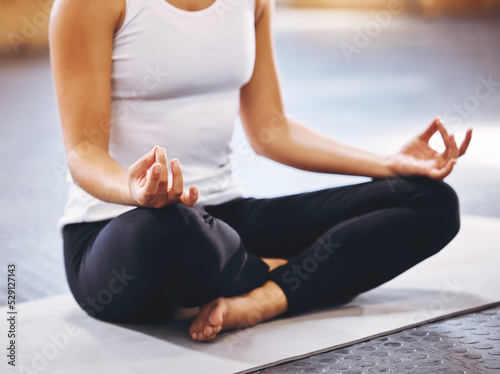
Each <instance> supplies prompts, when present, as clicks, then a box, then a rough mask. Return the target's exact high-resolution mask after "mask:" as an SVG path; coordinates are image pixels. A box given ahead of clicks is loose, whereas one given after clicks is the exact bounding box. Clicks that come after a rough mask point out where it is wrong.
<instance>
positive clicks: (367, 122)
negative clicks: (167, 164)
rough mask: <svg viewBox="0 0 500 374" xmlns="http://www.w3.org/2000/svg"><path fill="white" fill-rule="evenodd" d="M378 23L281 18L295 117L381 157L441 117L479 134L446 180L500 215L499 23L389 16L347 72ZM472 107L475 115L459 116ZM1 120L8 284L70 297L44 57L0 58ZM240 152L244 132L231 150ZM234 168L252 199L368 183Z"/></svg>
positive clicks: (3, 254)
mask: <svg viewBox="0 0 500 374" xmlns="http://www.w3.org/2000/svg"><path fill="white" fill-rule="evenodd" d="M372 17H373V16H371V15H369V14H355V13H338V12H326V13H322V14H318V13H315V12H306V11H300V12H299V11H289V10H280V11H279V12H278V17H277V21H276V29H277V31H276V37H277V42H276V45H277V51H278V59H279V64H280V69H281V79H282V82H283V88H284V97H285V101H286V106H287V108H288V112H289V113H290V114H291V115H292V116H293V117H294V118H296V119H299V120H301V121H303V122H304V123H307V124H309V125H310V126H311V127H314V128H315V129H317V130H318V131H320V132H323V133H325V134H329V135H331V136H332V137H334V138H336V139H338V140H341V141H345V142H347V143H350V144H353V145H358V146H360V147H364V148H366V149H370V150H373V151H377V152H381V153H384V154H389V153H391V152H394V151H396V150H397V149H398V148H399V147H400V146H401V145H402V144H403V143H404V142H405V141H406V140H407V139H409V138H410V137H411V136H412V135H414V134H416V133H418V132H419V131H420V130H422V129H423V128H424V127H425V126H426V125H427V124H428V123H429V122H430V121H431V120H432V118H433V117H434V116H435V115H438V114H440V115H443V116H444V117H445V120H447V121H446V122H447V123H448V124H449V125H450V127H451V128H452V130H454V131H455V132H457V134H458V135H459V136H460V134H463V132H464V129H465V128H466V127H470V126H473V127H474V131H475V133H474V139H473V142H472V144H471V147H470V151H469V154H468V155H467V158H466V159H464V160H461V162H460V163H459V165H457V168H456V171H455V172H454V173H453V175H452V176H450V177H449V178H448V179H447V181H448V182H449V183H450V184H452V185H453V186H454V187H455V189H456V190H457V192H458V194H459V197H460V200H461V203H462V213H465V214H477V215H484V216H493V217H500V199H499V197H498V193H497V186H498V185H499V183H500V167H499V166H500V156H499V154H498V152H497V149H498V145H497V143H498V141H499V140H500V126H499V124H500V122H499V117H500V89H499V87H498V86H495V87H492V91H493V92H492V93H491V95H490V96H489V97H488V98H487V99H476V100H475V99H474V95H475V90H476V87H477V86H478V84H480V82H481V79H482V78H485V79H488V77H489V76H492V78H493V80H494V81H496V82H500V64H499V63H498V62H499V61H500V48H498V47H499V45H500V22H499V21H498V20H486V21H485V20H456V19H455V20H454V19H433V20H423V19H418V18H408V17H405V16H393V17H392V18H391V20H390V22H389V24H388V25H387V26H386V27H382V28H381V31H380V33H379V34H378V35H377V36H374V37H373V38H372V39H371V42H370V44H369V45H368V46H367V47H366V48H363V49H361V50H360V52H359V53H358V54H354V55H352V61H351V62H350V63H349V62H348V61H347V60H346V59H345V57H344V56H343V54H342V51H341V49H340V48H339V45H340V43H343V42H344V43H350V44H353V40H354V38H355V35H356V33H357V31H356V30H357V28H361V29H363V28H365V27H366V26H367V25H369V22H370V21H371V20H372ZM481 77H482V78H481ZM482 92H483V93H485V92H487V91H484V89H483V91H482ZM464 103H469V109H470V110H466V111H465V112H464V113H462V114H461V115H460V116H457V114H456V113H454V114H451V112H450V111H453V108H454V107H456V105H461V104H464ZM471 103H472V104H474V105H475V106H477V108H476V107H471V105H472V104H471ZM476 104H477V105H476ZM447 112H448V113H447ZM0 121H1V124H0V154H1V157H0V171H1V175H2V177H1V179H0V188H1V192H2V193H1V195H0V196H1V197H0V199H1V207H2V213H1V215H0V246H1V250H0V265H1V268H0V275H2V274H3V275H5V274H6V264H7V263H13V262H14V263H16V264H17V269H18V270H17V279H18V302H20V301H28V300H33V299H36V298H40V297H45V296H49V295H54V294H59V293H63V292H67V291H68V287H67V284H66V280H65V276H64V271H63V260H62V249H61V239H60V236H59V233H58V232H57V230H56V222H57V219H58V217H59V216H60V215H61V213H62V209H63V206H64V202H65V198H66V184H65V181H64V176H65V174H66V171H67V170H66V167H65V159H64V153H63V146H62V141H61V134H60V129H59V124H58V116H57V111H56V104H55V100H54V93H53V88H52V81H51V72H50V62H49V58H48V55H46V54H43V55H39V56H35V57H28V58H17V59H3V60H0ZM242 144H245V140H244V138H243V135H242V131H241V129H240V128H237V131H236V133H235V137H234V145H235V149H242V148H238V147H239V146H241V145H242ZM436 146H439V144H438V143H436ZM235 162H236V164H237V166H238V175H239V178H240V180H241V182H242V184H243V186H244V187H245V188H246V190H247V193H248V194H249V195H255V196H273V195H279V194H285V193H292V192H299V191H305V190H310V189H314V188H321V187H326V186H332V185H340V184H347V183H354V182H358V181H362V180H364V179H362V178H354V177H343V176H328V175H316V174H312V173H306V172H301V171H296V170H292V169H290V168H287V167H284V166H280V165H277V164H275V163H273V162H271V161H267V160H263V159H261V158H256V157H249V156H248V155H247V154H246V153H244V152H242V153H239V152H238V151H237V152H236V154H235ZM3 278H5V277H3ZM5 304H6V289H5V285H1V286H0V305H5Z"/></svg>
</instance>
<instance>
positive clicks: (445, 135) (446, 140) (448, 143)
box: [436, 120, 456, 160]
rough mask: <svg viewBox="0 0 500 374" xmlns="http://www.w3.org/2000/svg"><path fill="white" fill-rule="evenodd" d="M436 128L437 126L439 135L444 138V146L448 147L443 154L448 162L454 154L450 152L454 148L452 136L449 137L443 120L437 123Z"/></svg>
mask: <svg viewBox="0 0 500 374" xmlns="http://www.w3.org/2000/svg"><path fill="white" fill-rule="evenodd" d="M436 126H437V129H438V130H439V133H440V134H441V137H442V138H443V142H444V145H445V147H446V149H445V151H444V152H443V157H444V158H445V159H446V160H450V159H451V158H453V153H452V152H450V150H451V149H452V148H453V147H452V142H451V139H450V135H448V131H446V129H445V127H444V125H443V123H442V122H441V120H439V121H438V122H436ZM455 146H456V143H455Z"/></svg>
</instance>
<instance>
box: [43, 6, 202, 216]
mask: <svg viewBox="0 0 500 374" xmlns="http://www.w3.org/2000/svg"><path fill="white" fill-rule="evenodd" d="M124 11H125V3H124V2H122V1H110V2H108V1H105V0H87V1H86V0H74V1H65V2H62V3H61V4H59V5H58V6H57V7H56V8H55V9H54V11H53V12H52V15H51V21H50V30H49V42H50V54H51V63H52V71H53V76H54V85H55V91H56V98H57V102H58V107H59V113H60V119H61V126H62V133H63V140H64V146H65V150H66V158H67V162H68V168H69V170H70V173H71V175H72V177H73V179H74V181H75V183H76V184H77V185H79V186H80V187H81V188H82V189H84V190H85V191H87V192H88V193H90V194H91V195H93V196H95V197H97V198H98V199H101V200H103V201H107V202H111V203H117V204H124V205H136V206H138V205H141V206H152V207H161V206H164V205H167V204H171V203H173V202H177V201H181V202H184V203H186V205H194V203H195V201H196V199H195V197H196V198H197V193H194V192H195V191H194V190H191V192H193V193H194V194H193V196H187V195H186V193H184V192H183V184H182V173H181V169H180V166H179V165H178V161H176V160H172V162H171V168H172V174H173V182H172V188H171V189H167V188H168V167H167V163H166V162H167V160H166V156H165V152H164V149H162V148H159V147H154V148H153V150H152V151H151V152H149V153H148V154H146V155H145V156H144V157H142V158H141V159H140V160H139V161H137V162H136V163H135V164H134V165H132V166H131V167H130V168H129V170H127V169H125V168H124V167H123V166H121V165H120V164H119V163H118V162H116V161H115V160H114V159H113V158H111V157H110V156H109V153H108V145H109V123H110V113H111V68H112V63H111V55H112V50H113V36H114V34H115V32H116V31H117V30H118V29H119V28H120V26H121V23H122V22H123V17H124V14H125V13H124ZM194 195H196V196H194ZM193 200H194V201H193Z"/></svg>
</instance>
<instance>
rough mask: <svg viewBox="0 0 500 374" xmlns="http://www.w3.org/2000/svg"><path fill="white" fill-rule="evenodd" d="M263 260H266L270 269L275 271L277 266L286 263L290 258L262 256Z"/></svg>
mask: <svg viewBox="0 0 500 374" xmlns="http://www.w3.org/2000/svg"><path fill="white" fill-rule="evenodd" d="M260 259H261V260H262V261H264V262H265V263H266V264H267V265H268V266H269V271H273V270H274V269H276V268H277V267H279V266H281V265H285V264H286V263H287V262H288V260H285V259H284V258H265V257H261V258H260Z"/></svg>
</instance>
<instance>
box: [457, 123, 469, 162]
mask: <svg viewBox="0 0 500 374" xmlns="http://www.w3.org/2000/svg"><path fill="white" fill-rule="evenodd" d="M471 139H472V129H469V130H467V133H466V134H465V139H464V140H463V142H462V144H460V149H459V151H458V157H460V156H463V155H464V154H465V152H466V151H467V148H469V144H470V141H471Z"/></svg>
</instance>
